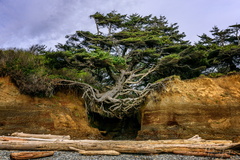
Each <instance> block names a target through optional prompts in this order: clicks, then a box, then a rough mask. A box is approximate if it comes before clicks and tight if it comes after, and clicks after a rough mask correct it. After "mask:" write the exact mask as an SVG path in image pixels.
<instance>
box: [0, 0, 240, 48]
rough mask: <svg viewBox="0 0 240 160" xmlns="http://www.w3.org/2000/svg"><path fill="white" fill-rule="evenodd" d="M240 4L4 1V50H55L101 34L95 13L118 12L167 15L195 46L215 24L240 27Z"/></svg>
mask: <svg viewBox="0 0 240 160" xmlns="http://www.w3.org/2000/svg"><path fill="white" fill-rule="evenodd" d="M239 6H240V0H0V48H9V47H17V48H28V47H29V46H31V45H33V44H44V45H46V46H48V47H49V48H52V49H54V45H56V44H58V43H64V42H65V40H66V39H65V38H64V37H65V35H68V34H73V33H74V32H75V31H76V30H90V31H93V32H96V30H95V28H94V27H95V25H94V22H93V20H92V19H90V18H89V15H91V14H94V13H95V12H97V11H99V12H101V13H108V12H111V11H113V10H116V11H117V12H119V13H122V14H132V13H139V14H140V15H143V16H145V15H149V14H152V15H154V16H160V15H163V16H166V17H167V20H168V21H169V23H178V25H179V27H180V28H179V29H180V31H181V32H185V34H186V35H187V37H186V38H185V39H186V40H190V41H192V42H194V41H198V40H199V39H198V37H197V35H201V34H202V33H207V34H209V30H211V28H212V27H213V26H214V25H216V26H218V27H219V28H220V29H226V28H227V27H228V26H229V25H232V24H236V23H240V8H239ZM209 35H210V34H209Z"/></svg>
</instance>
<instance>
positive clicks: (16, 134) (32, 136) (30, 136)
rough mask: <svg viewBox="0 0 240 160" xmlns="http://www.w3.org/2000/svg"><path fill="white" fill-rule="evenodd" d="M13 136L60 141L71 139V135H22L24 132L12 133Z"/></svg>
mask: <svg viewBox="0 0 240 160" xmlns="http://www.w3.org/2000/svg"><path fill="white" fill-rule="evenodd" d="M12 136H16V137H26V138H42V139H59V140H63V139H68V140H70V139H71V138H70V136H69V135H51V134H29V133H22V132H15V133H12Z"/></svg>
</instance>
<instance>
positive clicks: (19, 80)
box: [0, 49, 53, 96]
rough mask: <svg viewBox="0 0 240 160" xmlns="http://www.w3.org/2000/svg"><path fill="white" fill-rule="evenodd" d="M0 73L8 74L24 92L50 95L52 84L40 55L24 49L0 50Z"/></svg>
mask: <svg viewBox="0 0 240 160" xmlns="http://www.w3.org/2000/svg"><path fill="white" fill-rule="evenodd" d="M0 68H1V70H0V74H1V75H3V76H10V77H11V79H12V80H13V81H14V82H15V83H16V85H17V86H18V87H19V89H20V91H21V92H22V93H25V94H30V95H38V96H51V95H52V92H53V86H52V84H51V81H50V80H49V79H48V78H47V70H46V68H45V67H44V64H43V58H42V57H41V56H36V55H33V54H32V53H31V52H29V51H24V50H16V49H14V50H5V51H0Z"/></svg>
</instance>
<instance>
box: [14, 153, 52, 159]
mask: <svg viewBox="0 0 240 160" xmlns="http://www.w3.org/2000/svg"><path fill="white" fill-rule="evenodd" d="M53 154H54V152H53V151H45V152H19V153H11V154H10V157H11V159H13V160H21V159H33V158H42V157H48V156H52V155H53Z"/></svg>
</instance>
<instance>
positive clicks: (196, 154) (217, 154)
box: [173, 151, 231, 158]
mask: <svg viewBox="0 0 240 160" xmlns="http://www.w3.org/2000/svg"><path fill="white" fill-rule="evenodd" d="M173 153H174V154H181V155H187V156H202V157H216V158H230V157H231V155H230V154H227V153H210V152H188V151H174V152H173Z"/></svg>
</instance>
